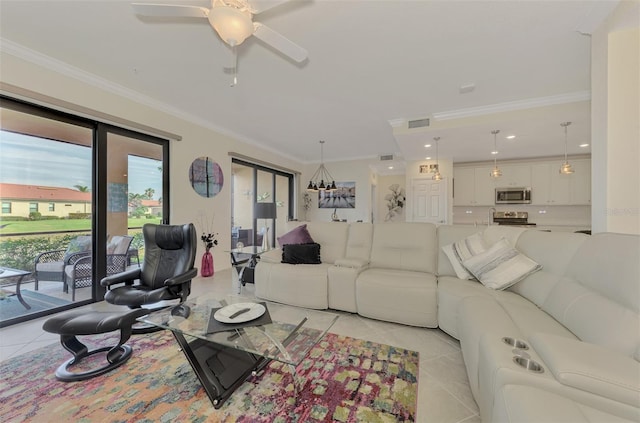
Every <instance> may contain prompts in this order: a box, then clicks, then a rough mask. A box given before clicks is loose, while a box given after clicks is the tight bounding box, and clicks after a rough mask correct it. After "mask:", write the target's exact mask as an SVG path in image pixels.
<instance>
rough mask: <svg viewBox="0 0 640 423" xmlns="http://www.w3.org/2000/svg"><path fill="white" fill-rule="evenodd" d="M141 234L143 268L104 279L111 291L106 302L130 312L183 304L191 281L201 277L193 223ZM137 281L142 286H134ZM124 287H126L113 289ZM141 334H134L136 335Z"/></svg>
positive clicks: (149, 229)
mask: <svg viewBox="0 0 640 423" xmlns="http://www.w3.org/2000/svg"><path fill="white" fill-rule="evenodd" d="M142 233H143V235H144V261H143V262H142V266H141V267H139V268H134V269H130V270H127V271H125V272H122V273H118V274H115V275H111V276H107V277H106V278H104V279H102V281H100V284H101V285H102V286H104V287H108V288H109V291H107V293H106V295H105V296H104V299H105V301H107V302H108V303H111V304H116V305H124V306H128V307H130V308H140V307H142V306H143V305H149V304H155V303H158V302H160V301H166V300H175V299H178V300H179V301H180V303H183V302H184V301H185V300H186V299H187V297H188V296H189V294H190V292H191V279H193V278H194V277H195V276H196V275H197V274H198V269H196V268H194V267H193V264H194V261H195V257H196V248H197V245H196V242H197V237H196V228H195V227H194V226H193V224H191V223H189V224H186V225H155V224H151V223H147V224H145V225H144V226H143V227H142ZM136 280H137V281H139V282H138V283H134V282H135V281H136ZM122 283H124V285H123V286H118V287H115V288H112V286H113V285H116V284H122ZM134 329H135V327H134ZM140 332H141V331H135V330H134V333H140Z"/></svg>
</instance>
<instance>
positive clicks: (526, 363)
mask: <svg viewBox="0 0 640 423" xmlns="http://www.w3.org/2000/svg"><path fill="white" fill-rule="evenodd" d="M513 362H514V363H516V364H517V365H518V366H520V367H524V368H525V369H527V370H529V371H530V372H534V373H544V368H543V367H542V365H541V364H540V363H538V362H537V361H535V360H532V359H530V358H526V357H523V356H520V355H516V356H514V357H513Z"/></svg>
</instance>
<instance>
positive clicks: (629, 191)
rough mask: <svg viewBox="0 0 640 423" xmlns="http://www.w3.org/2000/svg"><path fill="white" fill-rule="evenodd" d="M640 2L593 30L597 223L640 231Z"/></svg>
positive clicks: (601, 228)
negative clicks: (639, 123) (639, 122)
mask: <svg viewBox="0 0 640 423" xmlns="http://www.w3.org/2000/svg"><path fill="white" fill-rule="evenodd" d="M639 28H640V2H638V1H622V2H620V4H619V6H618V7H617V8H616V9H615V10H614V12H613V13H612V14H611V16H610V17H609V18H608V19H607V20H606V21H605V22H604V23H603V24H602V25H601V26H600V27H599V28H598V29H597V30H596V31H594V33H593V34H592V37H591V40H592V47H591V52H592V54H591V56H592V59H591V68H592V72H591V74H592V75H591V88H592V94H591V97H592V101H591V104H592V110H591V134H592V149H591V151H592V181H593V182H592V188H591V190H592V194H591V197H592V204H593V206H592V228H593V231H594V232H605V231H608V232H622V233H636V234H638V233H640V147H639V141H638V140H639V139H640V127H639V125H638V116H640V86H639V84H640V81H639V79H640V78H638V75H640V57H639V52H640V30H639Z"/></svg>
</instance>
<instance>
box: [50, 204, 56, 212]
mask: <svg viewBox="0 0 640 423" xmlns="http://www.w3.org/2000/svg"><path fill="white" fill-rule="evenodd" d="M49 211H51V212H52V211H56V203H49Z"/></svg>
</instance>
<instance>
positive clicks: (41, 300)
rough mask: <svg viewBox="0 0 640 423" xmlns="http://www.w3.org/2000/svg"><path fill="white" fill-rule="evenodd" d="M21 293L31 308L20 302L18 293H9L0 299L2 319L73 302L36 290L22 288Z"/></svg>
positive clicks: (0, 316)
mask: <svg viewBox="0 0 640 423" xmlns="http://www.w3.org/2000/svg"><path fill="white" fill-rule="evenodd" d="M61 286H62V285H61ZM14 288H15V287H10V288H9V289H11V290H12V289H14ZM60 292H62V288H61V289H60ZM20 293H21V294H22V298H23V299H24V300H25V302H26V303H27V304H29V305H30V306H31V309H26V308H25V307H24V306H23V305H22V304H20V301H18V297H17V296H16V295H9V296H7V297H6V298H4V299H2V300H0V321H4V320H9V319H13V318H16V317H20V316H25V315H27V314H31V313H36V312H38V311H43V310H49V309H51V308H55V307H60V306H63V305H66V304H70V303H71V302H70V301H67V300H63V299H61V298H56V297H50V296H49V295H45V294H41V293H39V292H35V291H29V290H22V291H21V292H20Z"/></svg>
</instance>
